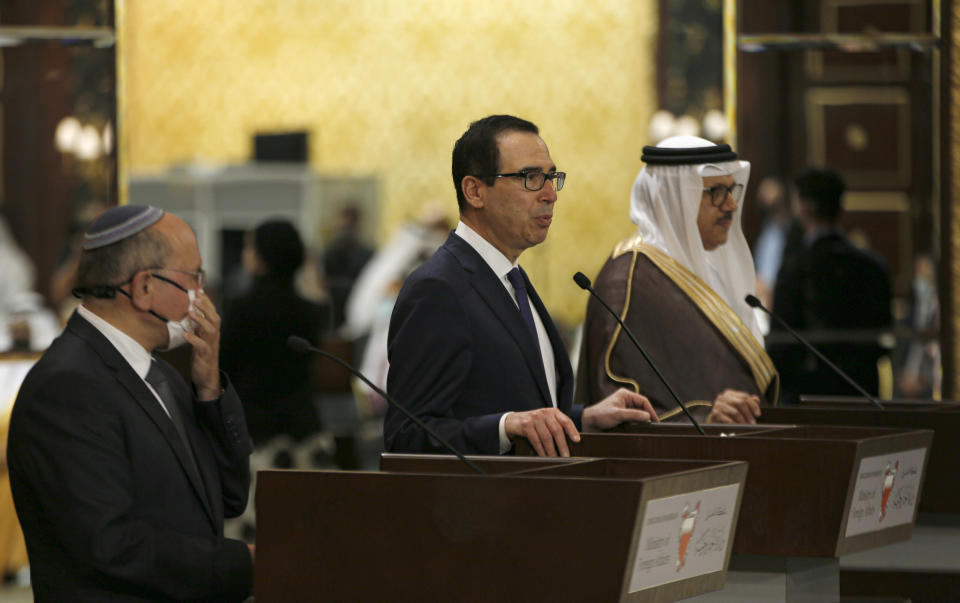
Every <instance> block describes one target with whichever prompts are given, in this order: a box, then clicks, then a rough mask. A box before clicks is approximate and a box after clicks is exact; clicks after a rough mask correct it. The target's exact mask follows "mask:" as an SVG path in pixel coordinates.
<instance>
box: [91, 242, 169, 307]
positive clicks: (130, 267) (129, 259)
mask: <svg viewBox="0 0 960 603" xmlns="http://www.w3.org/2000/svg"><path fill="white" fill-rule="evenodd" d="M171 253H173V246H172V245H170V241H169V240H168V239H167V237H166V235H164V234H163V233H162V232H160V231H158V230H157V229H155V228H147V229H146V230H142V231H140V232H138V233H137V234H135V235H133V236H132V237H129V238H126V239H123V240H122V241H118V242H116V243H114V244H112V245H107V246H106V247H99V248H97V249H90V250H86V251H84V252H83V254H82V255H81V256H80V266H79V268H78V269H77V289H79V290H81V291H82V292H84V293H87V294H89V293H90V292H91V291H94V290H96V289H101V288H112V287H117V286H119V285H122V284H125V283H126V282H128V281H129V280H130V279H131V278H132V277H133V275H134V274H135V273H136V272H137V271H138V270H144V269H146V268H162V267H163V265H164V264H165V263H166V261H167V259H168V258H169V257H170V254H171ZM98 297H99V296H98ZM111 297H112V295H111Z"/></svg>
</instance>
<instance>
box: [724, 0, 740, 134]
mask: <svg viewBox="0 0 960 603" xmlns="http://www.w3.org/2000/svg"><path fill="white" fill-rule="evenodd" d="M738 33H739V32H738V31H737V0H723V111H724V114H725V115H726V117H727V131H728V134H727V141H728V142H729V143H730V146H731V147H733V149H734V150H736V149H737V36H738Z"/></svg>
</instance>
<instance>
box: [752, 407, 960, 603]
mask: <svg viewBox="0 0 960 603" xmlns="http://www.w3.org/2000/svg"><path fill="white" fill-rule="evenodd" d="M801 401H802V403H801V404H800V405H799V406H785V407H777V408H764V409H763V415H762V416H761V417H760V422H761V423H803V424H808V425H864V426H877V427H899V428H915V429H916V428H921V429H929V430H932V431H933V433H934V436H933V445H932V446H931V448H930V454H929V457H930V458H929V461H928V463H927V472H926V478H925V479H924V482H923V489H922V492H921V494H920V503H919V514H918V515H917V520H916V526H915V528H914V536H913V539H912V540H911V541H910V542H904V543H900V544H894V545H890V546H886V547H883V548H879V549H874V550H871V551H865V552H862V553H858V554H854V555H849V556H847V557H844V558H843V559H841V560H840V589H841V593H842V594H844V595H864V596H866V595H878V594H887V595H900V596H905V597H910V598H911V599H912V600H913V601H914V602H922V601H944V600H950V599H960V555H958V551H960V496H957V495H956V493H955V490H954V488H955V487H956V485H955V483H956V465H955V464H954V463H955V460H954V457H955V453H954V452H955V451H954V447H955V443H956V442H960V404H958V403H957V402H935V401H930V400H889V401H887V400H885V401H883V405H884V407H885V408H884V410H880V409H878V408H876V407H875V406H873V404H871V403H870V402H869V401H867V400H865V399H864V398H848V397H826V396H817V397H805V398H802V399H801Z"/></svg>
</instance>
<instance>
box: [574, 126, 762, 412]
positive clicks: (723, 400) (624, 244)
mask: <svg viewBox="0 0 960 603" xmlns="http://www.w3.org/2000/svg"><path fill="white" fill-rule="evenodd" d="M643 153H644V154H643V161H644V162H645V163H646V164H647V165H646V166H645V167H644V168H643V170H641V172H640V174H639V175H638V176H637V179H636V181H635V182H634V184H633V192H632V194H631V198H630V219H631V220H632V221H633V222H634V223H635V224H636V225H637V233H636V234H634V235H633V236H631V237H629V238H628V239H626V240H624V241H621V242H620V243H619V244H618V245H617V246H616V248H615V249H614V250H613V253H612V254H611V256H610V258H609V259H608V260H607V262H606V264H605V265H604V267H603V268H602V269H601V271H600V274H599V275H598V276H597V278H596V281H595V283H594V287H595V288H596V290H597V292H598V293H599V294H600V295H601V296H602V297H603V298H604V299H605V300H606V301H607V302H608V303H609V304H610V305H611V307H613V309H614V310H616V311H617V312H619V313H620V317H621V318H622V319H623V321H624V322H625V323H626V324H627V326H628V327H629V328H630V330H631V331H632V332H633V333H634V335H635V336H636V337H637V339H638V341H639V342H640V344H641V345H642V346H643V347H644V349H645V350H646V351H647V353H648V354H649V356H650V357H651V359H652V360H653V361H654V363H655V364H656V365H657V367H658V368H659V369H660V371H661V372H662V373H663V374H664V376H665V377H666V379H667V381H668V382H669V383H670V386H671V387H672V388H673V389H674V391H676V392H677V394H678V395H679V397H680V398H681V399H682V400H683V401H684V403H686V404H687V405H688V407H689V408H690V410H691V412H693V413H694V415H695V416H699V417H700V418H701V419H703V418H705V419H706V420H707V421H708V422H720V423H755V422H756V417H758V416H760V413H761V408H762V406H764V405H766V404H776V403H777V401H778V399H779V378H778V376H777V372H776V369H775V368H774V366H773V363H772V362H771V360H770V357H769V356H768V355H767V354H766V352H765V351H764V349H763V345H762V341H763V340H762V335H761V332H760V327H759V325H758V322H757V318H756V316H755V315H754V313H753V312H754V311H753V309H752V308H750V307H749V306H747V304H746V302H745V301H744V297H745V296H746V295H747V294H748V293H752V292H753V289H754V278H755V272H754V267H753V258H752V257H751V255H750V248H749V247H748V246H747V242H746V239H745V238H744V236H743V231H742V229H741V226H740V217H741V212H742V203H741V201H742V199H743V193H744V189H745V188H746V186H747V180H748V178H749V176H750V164H749V163H748V162H746V161H740V160H738V159H737V154H736V153H734V152H733V151H732V150H731V149H730V146H729V145H725V144H724V145H715V144H713V143H712V142H710V141H708V140H704V139H702V138H697V137H693V136H675V137H672V138H668V139H666V140H664V141H662V142H661V143H660V144H659V145H657V146H655V147H650V146H647V147H644V149H643ZM579 367H580V368H579V374H578V376H577V390H576V391H577V393H576V396H575V400H579V401H586V400H596V399H601V398H602V397H603V396H602V393H603V392H608V391H613V390H615V389H617V388H619V387H623V386H627V387H630V388H633V390H634V391H636V392H638V393H643V394H644V395H645V396H647V398H649V400H650V401H651V403H653V405H654V408H655V409H656V411H657V414H658V415H659V417H660V419H661V420H670V419H671V418H677V419H680V420H685V417H684V416H683V414H682V411H681V409H680V408H679V406H678V405H677V403H676V402H675V401H674V399H673V397H672V396H671V395H670V393H669V390H668V389H667V388H666V387H665V386H664V385H663V384H662V383H661V382H660V381H659V379H657V377H656V375H655V374H654V372H653V370H652V369H651V368H650V366H649V365H648V364H647V362H646V361H645V360H644V359H643V356H642V354H641V353H640V352H639V351H638V350H637V349H636V347H635V346H634V345H633V343H632V342H631V341H630V339H629V338H628V337H627V336H626V335H625V334H623V333H622V332H621V329H620V327H619V326H618V325H617V323H616V321H615V320H614V319H613V317H612V316H610V315H609V313H608V312H607V311H606V310H605V309H604V308H602V307H601V306H600V305H599V304H598V303H597V302H596V301H595V300H594V299H593V298H591V299H590V301H589V302H588V304H587V316H586V321H585V324H584V338H583V346H582V348H581V356H580V364H579Z"/></svg>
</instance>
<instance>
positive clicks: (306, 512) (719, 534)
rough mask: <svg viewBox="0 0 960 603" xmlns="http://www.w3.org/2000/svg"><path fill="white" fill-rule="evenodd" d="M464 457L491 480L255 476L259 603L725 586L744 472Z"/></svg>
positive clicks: (605, 593) (458, 474) (609, 594)
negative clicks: (504, 460) (256, 479)
mask: <svg viewBox="0 0 960 603" xmlns="http://www.w3.org/2000/svg"><path fill="white" fill-rule="evenodd" d="M387 457H391V458H387ZM471 460H473V461H474V462H476V463H477V464H478V465H480V467H481V468H482V469H483V470H484V471H486V472H487V475H474V474H470V473H468V472H469V469H468V468H466V467H464V466H463V465H462V463H460V461H458V460H457V459H455V458H453V457H439V456H438V457H408V458H403V455H385V458H384V461H383V463H382V464H383V467H384V469H387V470H394V469H399V470H402V471H403V472H402V473H401V472H397V473H389V472H380V473H360V472H334V471H262V472H260V473H259V474H258V481H257V494H256V497H257V561H256V564H255V579H254V585H255V586H254V591H255V597H256V598H257V600H265V601H285V602H286V601H318V600H331V601H340V600H351V601H424V600H428V601H430V600H436V601H446V600H450V601H491V600H605V601H613V600H619V601H641V600H642V601H675V600H678V599H682V598H686V597H690V596H694V595H697V594H700V593H704V592H709V591H711V590H716V589H719V588H722V586H723V580H724V576H725V572H726V567H727V563H728V562H729V555H730V550H731V547H732V542H733V530H734V528H735V526H736V519H737V516H738V513H739V503H740V500H741V498H740V497H741V494H742V492H743V484H744V482H745V479H746V473H747V466H746V463H742V462H720V463H717V462H713V463H711V462H692V463H691V462H686V463H685V462H675V461H671V462H667V463H658V462H657V461H651V462H645V461H631V460H624V461H620V460H599V461H598V460H584V459H574V460H570V459H566V460H552V461H551V460H546V461H544V460H541V459H510V460H509V461H506V462H503V461H502V460H501V459H499V458H498V457H472V458H471ZM697 503H699V504H700V508H699V511H698V515H696V516H694V519H693V520H691V519H690V515H691V514H692V513H693V511H692V509H695V505H696V504H697ZM708 515H709V517H708ZM588 550H589V554H587V551H588Z"/></svg>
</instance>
